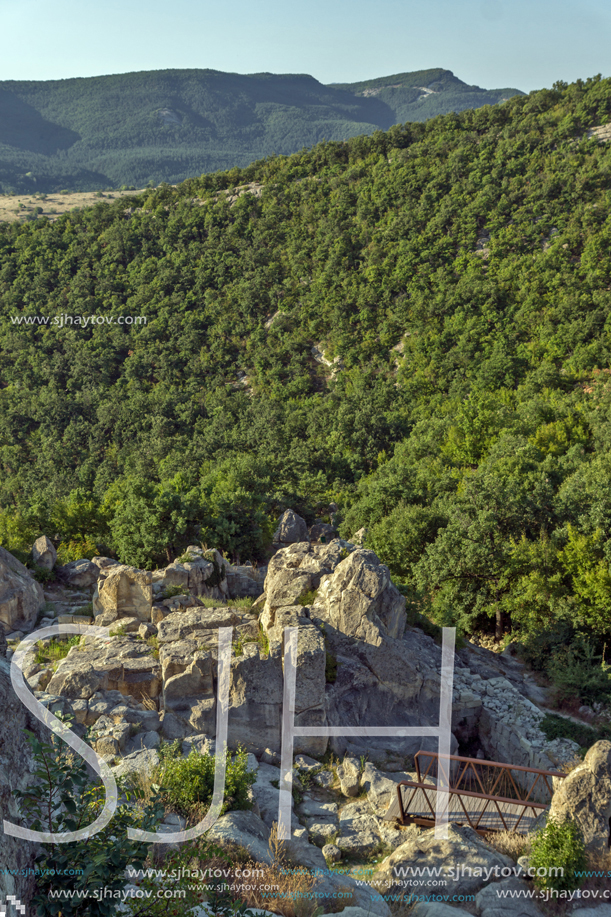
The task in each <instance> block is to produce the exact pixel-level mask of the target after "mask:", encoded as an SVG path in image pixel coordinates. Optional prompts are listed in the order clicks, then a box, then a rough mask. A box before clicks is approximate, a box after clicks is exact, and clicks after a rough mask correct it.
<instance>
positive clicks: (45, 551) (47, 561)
mask: <svg viewBox="0 0 611 917" xmlns="http://www.w3.org/2000/svg"><path fill="white" fill-rule="evenodd" d="M32 558H33V560H34V563H35V564H36V566H37V567H44V569H45V570H52V569H53V567H54V566H55V561H56V560H57V551H56V550H55V546H54V544H53V542H52V541H51V539H50V538H47V536H46V535H41V536H40V538H37V539H36V541H35V542H34V544H33V545H32Z"/></svg>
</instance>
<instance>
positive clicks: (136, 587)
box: [93, 564, 153, 621]
mask: <svg viewBox="0 0 611 917" xmlns="http://www.w3.org/2000/svg"><path fill="white" fill-rule="evenodd" d="M95 569H96V573H97V569H98V568H97V567H96V568H95ZM152 604H153V589H152V577H151V574H150V573H149V572H147V571H146V570H138V569H137V568H136V567H129V566H126V565H124V564H119V565H117V566H115V567H109V568H107V576H106V579H103V580H100V582H99V583H98V585H97V587H96V590H95V592H94V594H93V613H94V615H95V616H96V618H97V617H98V615H101V614H103V613H105V612H106V613H114V614H115V616H116V618H137V619H138V620H139V621H150V620H151V607H152Z"/></svg>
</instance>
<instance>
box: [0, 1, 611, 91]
mask: <svg viewBox="0 0 611 917" xmlns="http://www.w3.org/2000/svg"><path fill="white" fill-rule="evenodd" d="M0 33H1V34H2V35H3V39H4V40H3V48H2V55H1V57H0V80H27V79H36V80H47V79H65V78H68V77H76V76H78V77H84V76H98V75H100V74H108V73H128V72H132V71H138V70H165V69H169V68H211V69H213V70H224V71H230V72H235V73H258V72H262V71H267V72H271V73H309V74H311V75H312V76H314V77H316V79H318V80H320V81H321V82H322V83H331V82H355V81H357V80H363V79H370V78H373V77H377V76H386V75H390V74H393V73H402V72H405V71H410V70H423V69H429V68H431V67H444V68H446V69H448V70H452V71H453V72H454V74H455V75H456V76H458V77H459V78H460V79H462V80H464V81H465V82H467V83H470V84H476V85H478V86H482V87H484V88H486V89H496V88H509V87H511V88H517V89H522V90H524V91H525V92H529V91H530V90H533V89H539V88H541V87H543V86H551V85H552V84H553V83H554V82H555V81H556V80H566V81H567V82H572V81H573V80H575V79H577V78H579V77H581V78H583V79H585V78H586V77H588V76H593V75H594V74H596V73H602V75H603V76H609V75H611V3H609V0H579V2H575V0H418V2H417V0H375V2H373V0H307V3H299V4H298V3H295V2H294V0H293V2H290V0H289V2H287V0H257V2H256V3H255V2H253V0H232V2H231V3H227V2H225V3H221V2H220V0H215V2H212V0H172V2H161V0H0Z"/></svg>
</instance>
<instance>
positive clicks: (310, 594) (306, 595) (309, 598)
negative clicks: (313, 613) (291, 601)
mask: <svg viewBox="0 0 611 917" xmlns="http://www.w3.org/2000/svg"><path fill="white" fill-rule="evenodd" d="M317 592H318V590H317V589H306V591H305V592H302V593H301V595H300V596H299V597H298V598H296V599H295V604H296V605H312V603H313V602H314V599H315V598H316V594H317Z"/></svg>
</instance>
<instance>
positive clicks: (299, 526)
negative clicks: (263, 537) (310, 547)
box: [274, 509, 308, 544]
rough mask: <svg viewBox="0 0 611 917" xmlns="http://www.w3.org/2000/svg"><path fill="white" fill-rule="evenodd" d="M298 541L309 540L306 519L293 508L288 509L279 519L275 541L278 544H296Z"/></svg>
mask: <svg viewBox="0 0 611 917" xmlns="http://www.w3.org/2000/svg"><path fill="white" fill-rule="evenodd" d="M298 541H308V527H307V525H306V521H305V519H302V517H301V516H298V515H297V513H296V512H294V511H293V510H292V509H287V510H285V511H284V512H283V514H282V515H281V516H280V519H279V520H278V526H277V528H276V531H275V532H274V542H275V543H277V544H295V543H296V542H298Z"/></svg>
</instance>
